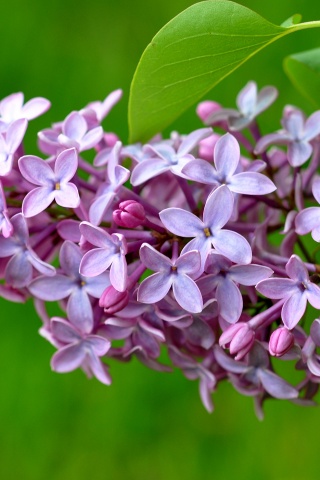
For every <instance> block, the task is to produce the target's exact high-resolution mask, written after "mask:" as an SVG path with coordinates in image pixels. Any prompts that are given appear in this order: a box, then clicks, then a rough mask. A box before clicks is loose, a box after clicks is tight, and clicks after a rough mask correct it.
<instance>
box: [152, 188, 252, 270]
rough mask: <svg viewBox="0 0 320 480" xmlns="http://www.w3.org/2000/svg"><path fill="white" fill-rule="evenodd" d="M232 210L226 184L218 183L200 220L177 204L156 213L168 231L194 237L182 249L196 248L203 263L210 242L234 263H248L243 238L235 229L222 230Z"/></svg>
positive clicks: (250, 255)
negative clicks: (219, 184)
mask: <svg viewBox="0 0 320 480" xmlns="http://www.w3.org/2000/svg"><path fill="white" fill-rule="evenodd" d="M232 210H233V196H232V193H231V192H230V190H229V189H228V187H227V186H225V185H222V186H220V187H218V188H217V189H216V190H215V191H214V192H213V193H211V195H210V196H209V197H208V199H207V202H206V204H205V207H204V211H203V221H201V220H200V219H199V218H198V217H196V216H195V215H194V214H193V213H190V212H187V211H186V210H182V209H181V208H167V209H165V210H162V212H160V214H159V215H160V218H161V221H162V223H163V224H164V226H165V227H166V228H167V229H168V230H169V231H170V232H172V233H174V234H175V235H179V236H181V237H187V238H188V237H189V238H190V237H195V238H194V240H191V241H190V242H189V243H187V245H186V246H185V247H184V248H183V250H182V253H186V252H189V251H191V250H198V251H199V252H200V254H201V261H202V265H203V266H204V263H205V260H206V258H207V255H208V253H209V251H210V249H211V247H212V246H213V247H214V248H215V250H216V251H217V252H218V253H220V254H221V255H224V256H226V257H227V258H229V260H231V261H233V262H235V263H244V264H246V263H250V262H251V258H252V254H251V248H250V245H249V243H248V242H247V240H245V238H243V237H242V236H241V235H239V234H238V233H237V232H233V231H231V230H222V228H223V227H224V225H225V224H226V223H227V222H228V220H229V219H230V217H231V214H232Z"/></svg>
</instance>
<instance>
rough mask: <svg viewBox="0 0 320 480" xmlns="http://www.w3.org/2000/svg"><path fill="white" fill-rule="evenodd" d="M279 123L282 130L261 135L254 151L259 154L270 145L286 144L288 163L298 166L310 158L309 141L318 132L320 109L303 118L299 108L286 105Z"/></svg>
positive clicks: (310, 146)
mask: <svg viewBox="0 0 320 480" xmlns="http://www.w3.org/2000/svg"><path fill="white" fill-rule="evenodd" d="M281 123H282V126H283V130H279V132H277V133H271V134H269V135H265V136H264V137H262V138H261V139H260V140H259V141H258V143H257V145H256V147H255V149H254V151H255V153H256V154H258V155H259V154H260V153H262V152H264V151H265V150H266V149H267V148H268V147H270V146H271V145H287V146H288V160H289V163H290V165H291V166H292V167H299V166H300V165H303V164H304V163H305V162H306V161H307V160H308V158H310V156H311V154H312V151H313V147H312V144H311V143H310V142H311V140H313V139H314V138H315V137H316V136H317V135H319V133H320V111H318V112H315V113H313V114H312V115H311V116H310V117H309V118H308V119H307V120H305V118H304V115H303V113H302V112H301V110H299V109H298V108H296V107H292V106H287V107H285V109H284V112H283V119H282V122H281Z"/></svg>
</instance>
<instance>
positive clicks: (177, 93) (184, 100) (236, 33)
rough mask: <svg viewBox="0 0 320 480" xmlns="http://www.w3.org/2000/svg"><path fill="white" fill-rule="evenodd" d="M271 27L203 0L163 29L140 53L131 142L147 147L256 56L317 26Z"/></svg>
mask: <svg viewBox="0 0 320 480" xmlns="http://www.w3.org/2000/svg"><path fill="white" fill-rule="evenodd" d="M298 19H299V18H298V16H296V15H295V16H293V17H291V19H289V20H287V21H286V22H285V23H284V25H283V26H278V25H274V24H272V23H270V22H268V21H267V20H265V19H264V18H263V17H261V16H260V15H258V14H257V13H255V12H253V11H252V10H250V9H248V8H246V7H244V6H242V5H238V4H236V3H234V2H231V1H227V0H214V1H212V0H207V1H204V2H200V3H196V4H195V5H192V6H191V7H189V8H187V9H186V10H184V11H183V12H182V13H180V14H179V15H177V16H176V17H175V18H173V19H172V20H171V21H170V22H169V23H167V25H165V26H164V27H163V28H162V29H161V30H160V31H159V32H158V33H157V34H156V36H155V37H154V38H153V40H152V41H151V43H150V44H149V45H148V47H147V48H146V50H145V51H144V53H143V55H142V57H141V59H140V62H139V64H138V67H137V69H136V72H135V75H134V77H133V81H132V84H131V91H130V100H129V128H130V141H131V142H137V141H147V140H148V139H150V138H151V137H152V136H153V135H155V134H156V133H158V132H161V131H162V130H163V129H164V128H165V127H167V126H168V125H169V124H170V123H171V122H172V121H173V120H175V119H176V118H177V117H178V116H179V115H181V113H183V112H184V111H185V110H186V109H187V108H189V107H190V106H191V105H193V104H194V103H195V102H197V101H198V100H200V98H201V97H202V96H203V95H204V94H206V93H207V92H208V91H209V90H211V88H212V87H213V86H214V85H216V84H217V83H219V82H220V81H221V80H222V79H223V78H224V77H226V76H227V75H229V74H230V73H231V72H233V71H234V70H235V69H236V68H238V67H239V66H240V65H242V64H243V63H244V62H245V61H246V60H248V59H249V58H251V57H252V56H253V55H254V54H255V53H257V52H258V51H259V50H261V49H262V48H264V47H265V46H267V45H269V44H270V43H272V42H274V41H275V40H277V39H278V38H281V37H282V36H284V35H287V34H288V33H291V32H293V31H296V30H302V29H304V28H313V27H317V26H320V22H308V23H302V24H298V25H296V24H295V23H296V22H297V21H298Z"/></svg>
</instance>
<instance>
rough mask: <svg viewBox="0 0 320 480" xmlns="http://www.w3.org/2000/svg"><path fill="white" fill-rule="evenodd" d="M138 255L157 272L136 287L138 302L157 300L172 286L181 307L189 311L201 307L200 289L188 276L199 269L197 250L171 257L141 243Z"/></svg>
mask: <svg viewBox="0 0 320 480" xmlns="http://www.w3.org/2000/svg"><path fill="white" fill-rule="evenodd" d="M140 259H141V261H142V262H143V263H144V265H145V266H146V267H147V268H150V270H153V271H154V272H157V273H154V274H153V275H151V276H150V277H148V278H146V279H145V280H143V282H142V283H141V285H140V287H139V290H138V301H139V302H143V303H155V302H159V301H160V300H161V299H162V298H163V297H165V296H166V295H167V293H168V292H169V290H170V288H171V287H172V290H173V294H174V296H175V299H176V301H177V302H178V304H179V305H180V306H181V307H182V308H184V309H185V310H187V311H188V312H192V313H199V312H201V311H202V308H203V301H202V296H201V293H200V290H199V288H198V287H197V285H196V283H195V282H194V281H193V280H192V279H191V278H190V276H189V275H197V273H198V272H199V273H200V255H199V252H196V251H190V252H187V253H185V254H184V255H181V256H180V257H179V258H178V259H177V260H176V261H173V260H170V259H169V258H168V257H166V256H165V255H163V254H162V253H160V252H158V251H157V250H155V249H154V248H153V247H151V245H149V244H147V243H144V244H143V245H142V246H141V248H140Z"/></svg>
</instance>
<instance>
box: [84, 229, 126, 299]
mask: <svg viewBox="0 0 320 480" xmlns="http://www.w3.org/2000/svg"><path fill="white" fill-rule="evenodd" d="M79 228H80V232H81V234H82V235H83V236H84V238H85V239H86V240H87V241H88V242H89V243H91V244H92V245H94V246H95V247H97V248H93V249H92V250H89V252H87V253H86V254H85V255H84V257H83V258H82V260H81V263H80V273H81V275H84V276H86V277H95V276H96V275H100V274H101V273H102V272H104V271H105V270H107V268H109V267H110V265H111V268H110V282H111V285H113V286H114V288H115V289H116V290H118V291H119V292H124V291H125V289H126V288H127V281H128V279H127V262H126V253H127V242H126V239H125V238H124V236H123V235H122V234H120V233H113V234H112V235H110V234H109V233H107V232H106V231H105V230H103V229H102V228H99V227H95V226H94V225H91V224H90V223H89V222H82V223H81V224H80V227H79Z"/></svg>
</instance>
